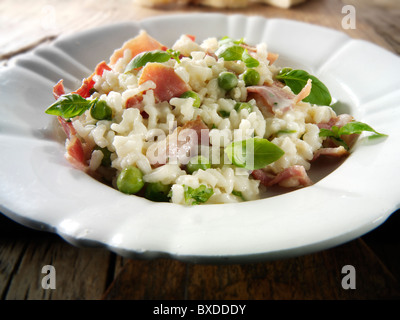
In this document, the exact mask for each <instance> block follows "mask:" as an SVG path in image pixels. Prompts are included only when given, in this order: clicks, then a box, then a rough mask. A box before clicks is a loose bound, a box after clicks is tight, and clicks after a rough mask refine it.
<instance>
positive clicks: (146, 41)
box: [110, 30, 165, 65]
mask: <svg viewBox="0 0 400 320" xmlns="http://www.w3.org/2000/svg"><path fill="white" fill-rule="evenodd" d="M163 49H165V46H163V45H162V44H161V43H160V42H158V41H157V40H156V39H154V38H153V37H151V36H149V35H148V33H147V32H146V31H143V30H142V31H141V32H140V33H139V35H138V36H136V37H135V38H132V39H130V40H128V41H126V42H125V43H124V44H123V45H122V47H121V48H120V49H117V50H115V51H114V53H113V54H112V56H111V57H110V65H114V64H115V63H116V62H117V61H118V60H119V59H120V58H122V57H123V56H124V52H125V50H130V51H131V53H132V58H133V57H135V56H136V55H138V54H139V53H142V52H145V51H152V50H163Z"/></svg>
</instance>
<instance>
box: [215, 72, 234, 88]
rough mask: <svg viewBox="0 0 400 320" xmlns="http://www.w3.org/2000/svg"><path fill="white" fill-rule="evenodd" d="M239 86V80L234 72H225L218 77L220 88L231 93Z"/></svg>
mask: <svg viewBox="0 0 400 320" xmlns="http://www.w3.org/2000/svg"><path fill="white" fill-rule="evenodd" d="M237 85H238V78H237V77H236V75H235V74H234V73H232V72H228V71H224V72H221V73H220V74H219V76H218V86H219V87H220V88H221V89H224V90H226V91H229V90H231V89H233V88H235V87H236V86H237Z"/></svg>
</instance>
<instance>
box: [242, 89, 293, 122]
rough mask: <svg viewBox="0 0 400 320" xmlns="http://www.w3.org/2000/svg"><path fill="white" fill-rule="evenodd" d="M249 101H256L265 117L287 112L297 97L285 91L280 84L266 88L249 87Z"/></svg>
mask: <svg viewBox="0 0 400 320" xmlns="http://www.w3.org/2000/svg"><path fill="white" fill-rule="evenodd" d="M247 92H248V96H247V99H248V100H251V99H255V100H256V103H257V106H258V107H259V108H260V111H261V112H262V114H263V115H264V116H268V115H270V114H275V113H277V112H278V111H281V112H286V111H287V110H289V109H290V108H291V106H292V105H293V102H294V99H295V98H296V96H295V95H294V94H293V93H290V92H288V91H286V90H284V89H283V88H282V87H281V86H280V85H279V83H273V84H272V85H265V86H249V87H247Z"/></svg>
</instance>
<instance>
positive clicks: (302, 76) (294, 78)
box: [276, 68, 332, 106]
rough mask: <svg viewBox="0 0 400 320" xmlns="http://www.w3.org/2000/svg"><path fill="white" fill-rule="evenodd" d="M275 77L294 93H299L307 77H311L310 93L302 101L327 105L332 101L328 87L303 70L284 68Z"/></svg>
mask: <svg viewBox="0 0 400 320" xmlns="http://www.w3.org/2000/svg"><path fill="white" fill-rule="evenodd" d="M276 78H277V79H278V80H279V81H282V82H284V83H285V84H286V85H287V86H288V87H289V88H290V89H291V90H292V91H293V92H294V93H295V94H299V93H300V91H301V90H302V89H303V88H304V87H305V85H306V84H307V81H308V79H311V80H312V88H311V93H310V94H309V96H308V97H307V98H305V99H303V101H305V102H309V103H312V104H316V105H320V106H329V105H330V104H331V102H332V97H331V94H330V92H329V90H328V88H327V87H326V86H325V85H324V84H323V83H322V82H321V81H320V80H319V79H317V78H316V77H314V76H312V75H310V74H309V73H308V72H306V71H304V70H292V69H290V68H284V69H282V70H281V72H280V73H279V74H278V75H277V76H276Z"/></svg>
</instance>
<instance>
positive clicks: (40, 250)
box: [5, 239, 110, 300]
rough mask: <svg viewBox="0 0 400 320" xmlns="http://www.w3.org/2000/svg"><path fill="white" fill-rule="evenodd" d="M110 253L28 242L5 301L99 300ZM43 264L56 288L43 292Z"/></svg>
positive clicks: (61, 243)
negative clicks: (52, 270) (51, 269)
mask: <svg viewBox="0 0 400 320" xmlns="http://www.w3.org/2000/svg"><path fill="white" fill-rule="evenodd" d="M109 259H110V253H109V252H107V251H105V250H102V249H93V248H86V249H79V248H76V247H73V246H71V245H69V244H67V243H65V242H64V241H61V240H60V241H54V242H50V241H45V242H40V243H37V242H36V241H35V240H34V239H33V241H30V242H29V244H28V246H27V248H26V251H25V252H24V255H23V258H22V259H21V262H20V264H19V265H18V268H17V270H16V271H15V272H14V273H13V274H9V276H10V284H9V288H8V291H7V294H6V296H5V299H8V300H15V299H18V300H19V299H28V300H37V299H53V300H54V299H68V300H80V299H99V298H100V297H101V295H102V294H103V292H104V290H105V287H106V280H107V272H108V262H109ZM45 265H51V266H54V268H55V271H56V278H55V279H56V288H55V289H54V290H53V289H43V287H42V279H43V277H44V276H45V275H46V274H47V273H42V268H43V266H45Z"/></svg>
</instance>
